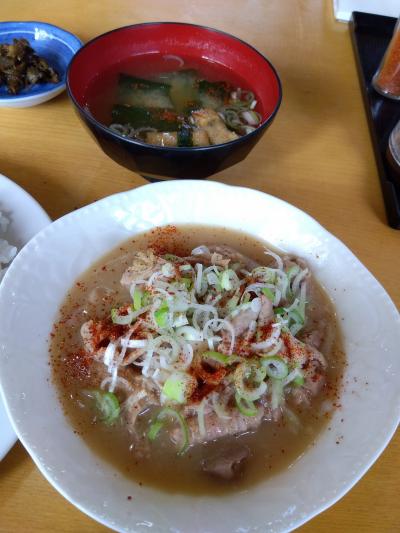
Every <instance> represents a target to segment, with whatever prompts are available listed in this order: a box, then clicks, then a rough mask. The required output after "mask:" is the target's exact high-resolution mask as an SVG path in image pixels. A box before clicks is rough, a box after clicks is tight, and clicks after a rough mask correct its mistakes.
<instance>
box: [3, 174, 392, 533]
mask: <svg viewBox="0 0 400 533" xmlns="http://www.w3.org/2000/svg"><path fill="white" fill-rule="evenodd" d="M185 222H191V223H207V224H214V225H220V226H226V227H231V228H235V229H243V230H246V231H247V232H249V233H251V234H253V235H255V236H259V237H260V238H261V239H263V240H267V241H269V242H270V243H271V244H273V245H274V246H277V247H279V248H281V249H283V250H286V251H288V252H293V253H295V254H298V255H300V256H303V257H304V258H305V259H306V260H307V261H308V262H309V263H310V265H311V267H312V268H313V270H314V272H315V274H316V275H317V277H318V279H319V280H320V281H321V283H322V284H323V285H324V286H325V287H326V290H327V291H328V293H329V294H330V295H331V297H332V299H333V301H334V303H335V305H336V309H337V312H338V316H339V320H340V323H341V324H342V331H343V337H344V345H345V350H346V353H347V358H348V366H347V368H346V372H345V377H344V389H343V391H342V395H341V402H340V403H341V405H342V407H341V408H340V409H339V410H338V411H337V412H336V414H335V415H334V417H333V420H332V422H331V424H330V426H331V428H332V429H331V431H325V432H324V433H323V434H321V436H320V438H319V439H318V441H317V443H316V445H315V446H313V447H311V448H310V449H308V450H307V451H306V453H305V454H304V455H303V456H302V457H301V458H300V459H299V460H298V461H296V462H295V463H294V464H292V465H291V467H290V468H289V469H287V470H286V471H284V472H282V473H280V474H279V475H277V476H275V477H274V478H273V479H270V480H265V481H264V482H263V483H261V484H259V485H257V486H255V487H253V488H252V489H251V490H249V491H245V492H241V493H240V494H235V495H229V496H222V497H219V498H215V497H213V498H211V497H210V498H209V497H206V496H201V497H197V498H195V497H192V496H184V495H169V494H166V493H163V492H159V491H157V490H155V489H151V488H148V487H144V486H143V487H139V486H138V485H136V484H135V483H134V482H132V481H129V480H128V479H125V478H124V477H123V476H121V475H120V474H119V473H118V472H116V471H115V470H114V469H113V468H112V467H111V466H110V465H109V464H107V463H104V462H103V461H102V460H101V459H99V458H98V457H97V456H95V455H94V454H93V453H92V452H91V450H90V449H89V448H88V447H87V446H86V444H85V443H84V441H83V440H81V439H80V438H79V437H78V436H76V435H74V433H73V431H72V430H71V427H70V425H69V424H68V422H67V421H66V419H65V418H64V415H63V413H62V410H61V408H60V404H59V402H58V400H57V398H56V393H55V389H54V386H53V385H52V383H51V380H50V379H49V378H50V368H49V365H48V352H47V350H48V345H47V339H48V336H49V332H50V329H51V326H52V323H53V320H54V318H55V315H56V313H57V310H58V308H59V305H60V304H61V302H62V300H63V298H64V295H65V293H66V291H67V289H69V287H70V286H71V285H72V283H73V282H74V280H75V279H76V277H77V276H78V275H79V274H80V273H82V272H83V271H84V270H85V269H86V268H87V267H89V265H91V264H92V263H93V262H94V261H95V260H96V259H97V258H99V256H101V255H103V254H104V253H105V252H107V251H108V250H110V249H111V248H113V247H115V246H116V245H117V244H118V243H119V242H120V241H123V240H124V239H126V238H128V237H129V236H132V235H134V234H135V233H137V232H142V231H143V230H146V229H148V228H151V227H153V226H155V225H163V224H167V223H185ZM0 316H1V317H2V321H1V326H0V381H1V387H2V392H3V395H4V399H5V402H6V405H7V408H8V410H9V413H10V415H11V417H12V419H13V422H14V425H15V428H16V430H17V432H18V436H19V438H20V439H21V441H22V442H23V444H24V445H25V446H26V448H27V449H28V451H29V453H30V454H31V456H32V458H33V460H34V461H35V462H36V464H37V466H38V467H39V468H40V470H41V471H42V473H43V474H44V475H45V476H46V478H47V479H48V480H49V481H50V482H51V483H52V484H53V485H54V486H55V487H56V488H57V489H58V490H59V491H60V492H61V493H62V494H63V495H64V496H65V497H66V498H67V499H68V500H69V501H71V502H72V503H73V504H75V505H76V506H77V507H79V508H80V509H81V510H82V511H84V512H86V513H87V514H89V515H90V516H92V517H93V518H95V519H96V520H98V521H100V522H102V523H104V524H106V525H107V526H109V527H111V528H114V529H117V530H120V531H132V532H133V531H135V532H139V531H140V532H142V531H143V532H144V531H146V532H147V531H149V529H150V530H151V531H154V532H165V531H171V532H172V531H174V532H185V533H186V532H199V533H201V532H204V531H208V532H221V533H225V532H226V533H232V532H239V531H240V532H250V531H254V532H255V531H268V532H281V531H287V530H290V529H292V528H295V527H297V526H299V525H300V524H302V523H304V522H305V521H307V520H309V519H310V518H311V517H313V516H314V515H316V514H317V513H319V512H321V511H322V510H324V509H325V508H327V507H328V506H330V505H332V504H333V503H334V502H335V501H337V500H338V499H339V498H340V497H341V496H343V495H344V494H345V493H346V492H347V491H348V490H349V489H350V488H351V487H352V486H353V485H354V483H356V481H357V480H358V479H359V478H360V477H361V476H362V475H363V474H364V473H365V472H366V470H367V469H368V468H369V467H370V466H371V465H372V463H373V462H374V461H375V460H376V459H377V457H378V456H379V454H380V453H381V452H382V450H383V449H384V447H385V446H386V445H387V443H388V441H389V439H390V438H391V436H392V435H393V432H394V431H395V429H396V427H397V424H398V421H399V411H400V390H399V387H398V383H399V375H400V358H399V357H398V355H399V348H398V347H399V346H400V317H399V314H398V312H397V310H396V309H395V307H394V305H393V303H392V302H391V300H390V299H389V297H388V296H387V294H386V292H385V291H384V290H383V288H382V287H381V286H380V285H379V283H378V282H377V281H376V280H375V279H374V278H373V276H372V275H371V274H370V273H369V272H368V271H367V270H366V269H365V268H364V267H363V265H362V264H361V263H360V262H359V261H358V260H357V259H356V258H355V257H354V255H353V254H352V253H351V252H350V251H349V250H348V249H347V248H346V247H345V246H344V245H343V244H342V243H340V242H339V241H338V240H337V239H336V238H335V237H333V236H332V235H330V234H329V233H328V232H327V231H325V230H324V229H323V228H322V227H321V226H320V225H319V224H318V223H317V222H316V221H315V220H313V219H312V218H310V217H309V216H307V215H306V214H304V213H302V212H301V211H299V210H298V209H296V208H294V207H292V206H290V205H289V204H286V203H285V202H282V201H281V200H278V199H276V198H273V197H271V196H268V195H266V194H263V193H260V192H257V191H254V190H250V189H244V188H237V187H230V186H226V185H222V184H217V183H213V182H195V181H184V182H182V181H180V182H166V183H158V184H154V185H146V186H144V187H141V188H138V189H135V190H133V191H130V192H127V193H121V194H118V195H115V196H111V197H109V198H106V199H104V200H101V201H99V202H96V203H95V204H92V205H89V206H87V207H85V208H83V209H80V210H79V211H75V212H74V213H71V214H69V215H67V216H65V217H63V218H61V219H60V220H57V221H56V222H54V223H53V224H51V225H50V226H48V227H47V228H45V229H44V230H43V231H42V232H41V233H39V235H37V236H36V237H35V238H34V239H33V240H32V241H31V242H30V243H29V244H28V245H27V246H26V247H25V248H24V249H23V250H22V252H21V253H20V254H19V256H18V257H17V258H16V260H15V261H14V263H13V264H12V266H11V268H10V269H9V271H8V273H7V274H6V277H5V279H4V283H3V286H2V287H1V290H0ZM21 324H23V325H24V326H23V327H21ZM354 378H357V380H356V381H355V380H354ZM367 383H368V384H367ZM342 419H343V422H342V421H341V420H342ZM338 440H339V442H340V444H336V441H338ZM160 474H161V473H160ZM128 495H130V496H132V500H127V496H128Z"/></svg>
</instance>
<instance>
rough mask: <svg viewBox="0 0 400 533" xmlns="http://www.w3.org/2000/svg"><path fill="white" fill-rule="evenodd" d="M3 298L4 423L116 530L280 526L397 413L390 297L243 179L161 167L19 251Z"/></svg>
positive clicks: (375, 449) (52, 476) (296, 518)
mask: <svg viewBox="0 0 400 533" xmlns="http://www.w3.org/2000/svg"><path fill="white" fill-rule="evenodd" d="M221 198H223V199H224V201H223V209H221ZM245 206H251V216H249V214H248V211H247V209H245V208H244V207H245ZM277 220H279V224H277ZM32 264H34V265H36V267H35V269H33V270H32V268H31V265H32ZM0 313H1V316H2V322H1V324H0V387H1V392H2V394H3V398H4V402H5V405H6V408H7V410H8V413H9V415H10V419H11V420H12V422H13V425H14V427H15V430H16V432H17V434H18V437H19V438H20V440H21V441H22V443H23V444H24V446H25V447H26V448H27V450H28V451H29V453H30V454H31V456H32V458H33V460H34V461H35V463H36V464H37V466H38V468H39V469H40V470H41V472H42V473H43V474H44V476H45V477H46V478H47V479H48V480H49V482H50V483H52V484H53V486H54V487H55V488H56V489H57V490H59V491H60V492H61V494H63V495H64V496H65V497H66V498H67V499H68V500H69V501H70V502H72V503H73V504H74V505H76V506H77V507H78V508H79V509H81V510H82V511H84V512H85V513H87V514H88V515H90V516H92V517H93V518H94V519H96V520H98V521H100V522H101V523H103V524H105V525H107V526H108V527H110V528H112V529H115V530H117V531H132V532H133V531H135V532H136V531H147V530H148V528H152V530H153V531H156V532H162V531H169V530H174V531H193V532H199V533H200V532H203V531H211V532H213V533H225V532H227V533H228V532H229V533H230V532H232V531H243V530H246V531H260V530H262V531H268V532H271V533H272V532H277V531H278V532H283V531H289V530H292V529H294V528H296V527H298V526H300V525H301V524H303V523H304V522H306V521H307V520H309V519H311V518H312V517H313V516H315V515H316V514H318V513H320V512H322V511H323V510H324V509H326V508H327V507H329V506H330V505H332V504H333V503H335V502H336V501H337V500H338V499H339V498H341V497H342V496H343V495H344V494H345V493H346V492H347V491H348V490H350V489H351V487H352V486H353V485H354V484H355V483H356V482H357V481H358V480H359V479H360V477H361V476H362V475H363V474H364V473H365V472H366V471H367V470H368V468H369V467H370V466H371V465H372V464H373V462H374V461H375V460H376V459H377V458H378V456H379V454H380V453H381V452H382V451H383V449H384V447H385V446H386V445H387V443H388V442H389V440H390V438H391V436H392V435H393V433H394V431H395V429H396V427H397V424H398V421H399V405H400V397H399V390H398V379H399V372H400V365H399V359H398V345H399V342H400V337H399V335H400V333H399V332H400V328H399V325H400V317H399V313H398V311H397V310H396V308H395V306H394V305H393V303H392V302H391V300H390V298H389V297H388V295H387V294H386V292H385V291H384V289H383V288H382V287H381V285H379V283H378V282H377V281H376V279H375V278H374V277H373V276H372V275H371V274H370V273H369V272H368V271H367V269H366V268H365V267H364V266H363V265H362V264H361V263H360V262H359V261H358V260H357V259H356V258H355V257H354V255H353V254H352V253H351V252H350V251H349V250H348V249H347V248H346V247H345V246H344V245H343V244H342V243H341V242H339V241H338V240H337V239H336V238H335V237H333V236H332V235H331V234H329V233H328V232H327V231H326V230H325V229H323V228H322V227H321V226H320V225H319V224H318V223H317V222H316V221H315V220H313V219H312V218H310V217H309V216H308V215H306V214H305V213H303V212H301V211H300V210H298V209H296V208H295V207H293V206H291V205H289V204H287V203H285V202H283V201H281V200H279V199H277V198H274V197H272V196H269V195H266V194H263V193H260V192H258V191H254V190H250V189H246V188H239V187H232V186H227V185H222V184H218V183H213V182H208V181H207V182H202V183H199V182H198V181H190V180H186V181H183V182H174V181H169V182H164V183H157V184H151V185H146V186H144V187H140V188H138V189H135V190H133V191H128V192H126V193H120V194H117V195H114V196H111V197H109V198H106V199H103V200H100V201H98V202H96V203H94V204H92V205H89V206H86V207H84V208H82V209H80V210H78V211H75V212H73V213H70V214H68V215H66V216H65V217H63V218H61V219H59V220H57V221H55V222H54V223H52V224H51V225H50V226H48V227H47V228H45V229H44V230H43V231H42V232H41V233H39V234H38V235H37V236H36V237H35V238H34V239H33V240H32V241H31V242H30V243H28V245H27V246H26V247H25V248H24V249H23V250H22V251H21V252H20V254H18V256H17V257H16V258H15V260H14V262H13V263H12V265H11V266H10V268H9V270H8V272H7V273H6V276H5V278H4V280H3V282H2V285H1V287H0ZM377 354H379V356H377ZM372 413H374V414H375V416H371V414H372Z"/></svg>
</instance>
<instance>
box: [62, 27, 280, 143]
mask: <svg viewBox="0 0 400 533" xmlns="http://www.w3.org/2000/svg"><path fill="white" fill-rule="evenodd" d="M158 25H179V26H191V27H194V28H200V29H202V30H206V31H209V32H212V33H218V34H221V35H224V36H226V37H229V38H230V39H234V40H235V41H238V42H240V43H241V44H243V45H244V46H246V47H247V48H250V49H251V50H253V51H254V52H255V53H256V54H258V55H259V56H260V57H261V58H262V59H263V60H264V61H265V62H266V63H267V64H268V66H269V68H270V69H271V70H272V73H273V74H274V76H275V79H276V81H277V84H278V98H277V101H276V103H275V106H274V110H273V111H272V113H271V114H270V115H269V116H268V118H267V119H266V120H265V121H263V122H262V123H261V124H260V125H259V126H258V127H257V128H256V129H255V130H254V131H252V132H250V133H246V134H245V135H242V136H241V137H239V138H238V139H234V140H232V141H229V142H226V143H222V144H213V145H210V146H190V147H185V146H157V145H154V144H148V143H145V142H144V141H140V140H136V139H129V138H127V137H123V136H122V135H118V134H117V133H115V132H114V131H113V130H111V129H110V128H109V127H107V126H105V125H104V124H102V123H101V122H99V121H98V120H97V119H96V118H95V117H94V116H93V115H92V114H91V113H90V112H88V111H87V110H86V109H85V106H81V105H80V104H79V103H78V102H77V100H76V98H75V96H74V94H73V92H72V89H71V87H70V74H71V68H72V66H73V64H74V62H75V60H76V58H77V57H78V56H79V55H80V54H81V53H83V51H84V50H85V49H86V48H88V47H89V46H91V45H92V44H93V43H94V42H96V41H98V40H100V39H102V38H103V37H105V36H106V35H110V34H112V33H115V32H119V31H122V30H126V29H128V28H138V27H143V26H158ZM66 87H67V94H68V96H69V97H70V99H71V100H72V102H73V104H74V105H75V107H76V108H77V109H78V111H79V112H80V113H82V114H83V115H84V117H85V118H86V119H87V120H89V122H91V123H92V124H94V125H95V126H96V127H97V128H100V129H101V130H102V131H103V132H104V133H106V134H107V135H109V136H111V137H113V138H114V139H115V140H117V141H119V142H121V141H124V142H127V143H128V144H130V145H133V146H139V147H142V148H148V149H151V150H155V151H159V152H161V153H163V152H164V153H165V152H168V151H173V152H178V153H183V152H185V153H191V152H193V151H195V152H208V151H211V150H215V149H216V148H219V147H222V146H228V145H229V146H234V145H235V144H237V145H239V144H241V143H242V142H243V141H244V140H247V139H250V138H252V137H254V138H256V137H258V135H260V133H261V132H262V131H263V130H265V129H266V128H267V127H268V126H269V125H270V124H271V123H272V121H273V120H274V118H275V116H276V114H277V113H278V111H279V108H280V106H281V103H282V94H283V92H282V82H281V79H280V77H279V74H278V72H277V70H276V68H275V67H274V65H273V64H272V63H271V61H270V60H269V59H268V58H267V57H266V56H265V55H264V54H262V53H261V52H260V51H259V50H257V48H255V47H254V46H253V45H251V44H249V43H247V42H246V41H244V40H243V39H241V38H239V37H236V36H235V35H232V34H231V33H228V32H226V31H223V30H219V29H216V28H212V27H211V26H204V25H202V24H192V23H190V22H175V21H154V22H140V23H139V24H128V25H126V26H120V27H118V28H114V29H113V30H110V31H107V32H105V33H102V34H100V35H97V36H96V37H94V38H93V39H91V40H90V41H88V42H87V43H85V44H84V45H83V46H82V47H81V48H80V49H79V50H78V51H77V52H76V54H75V55H74V57H73V58H72V60H71V61H70V63H69V65H68V68H67V74H66Z"/></svg>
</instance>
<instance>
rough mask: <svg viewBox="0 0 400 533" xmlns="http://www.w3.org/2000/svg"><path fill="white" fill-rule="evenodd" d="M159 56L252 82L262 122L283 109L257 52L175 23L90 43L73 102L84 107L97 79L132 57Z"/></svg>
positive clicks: (75, 77) (72, 82)
mask: <svg viewBox="0 0 400 533" xmlns="http://www.w3.org/2000/svg"><path fill="white" fill-rule="evenodd" d="M155 53H157V54H165V55H176V56H179V55H181V54H182V55H184V56H186V57H188V58H193V59H199V58H202V59H204V60H206V61H211V62H213V63H216V64H220V65H222V66H223V67H225V68H227V69H229V70H231V71H232V72H234V73H235V75H236V76H239V77H240V78H242V79H244V80H248V83H249V84H250V87H251V89H252V90H253V91H254V92H255V94H256V95H257V98H258V100H259V107H260V111H261V114H262V117H263V121H264V122H265V121H266V120H267V119H268V118H269V117H270V116H271V115H272V114H273V112H274V111H275V110H276V108H277V106H278V105H279V102H280V97H281V87H280V82H279V78H278V76H277V74H276V72H275V69H274V68H273V67H272V65H271V64H270V63H269V61H268V60H267V59H266V58H265V57H264V56H263V55H261V54H260V53H259V52H258V51H257V50H255V49H254V48H252V47H251V46H249V45H248V44H246V43H245V42H243V41H241V40H239V39H237V38H235V37H233V36H231V35H228V34H226V33H223V32H220V31H217V30H213V29H211V28H206V27H203V26H196V25H192V24H181V23H173V22H171V23H169V22H166V23H147V24H138V25H134V26H127V27H125V28H120V29H117V30H114V31H111V32H109V33H106V34H104V35H101V36H99V37H97V38H96V39H94V40H93V41H90V42H89V43H88V44H87V45H86V46H84V47H83V48H82V49H81V50H80V51H79V53H78V54H77V55H76V56H75V58H74V60H73V61H72V63H71V66H70V69H69V72H68V87H69V90H70V93H71V95H72V97H73V99H74V100H75V102H76V103H77V104H78V105H79V106H80V107H81V108H83V109H84V107H85V104H86V92H87V88H88V85H89V84H90V82H91V81H92V80H93V79H94V78H95V77H96V76H98V75H99V74H100V73H102V72H104V71H105V70H107V69H109V68H111V67H113V66H115V65H116V64H117V63H119V62H123V61H125V60H126V59H128V58H129V57H132V56H137V55H143V54H155ZM250 80H251V81H250Z"/></svg>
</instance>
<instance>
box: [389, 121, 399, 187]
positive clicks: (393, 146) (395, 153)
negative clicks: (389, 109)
mask: <svg viewBox="0 0 400 533" xmlns="http://www.w3.org/2000/svg"><path fill="white" fill-rule="evenodd" d="M387 158H388V161H389V163H390V164H391V165H392V167H393V169H394V170H395V172H397V176H398V178H399V180H400V120H399V122H398V123H397V124H396V126H395V127H394V128H393V131H392V133H391V134H390V137H389V144H388V149H387Z"/></svg>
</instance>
